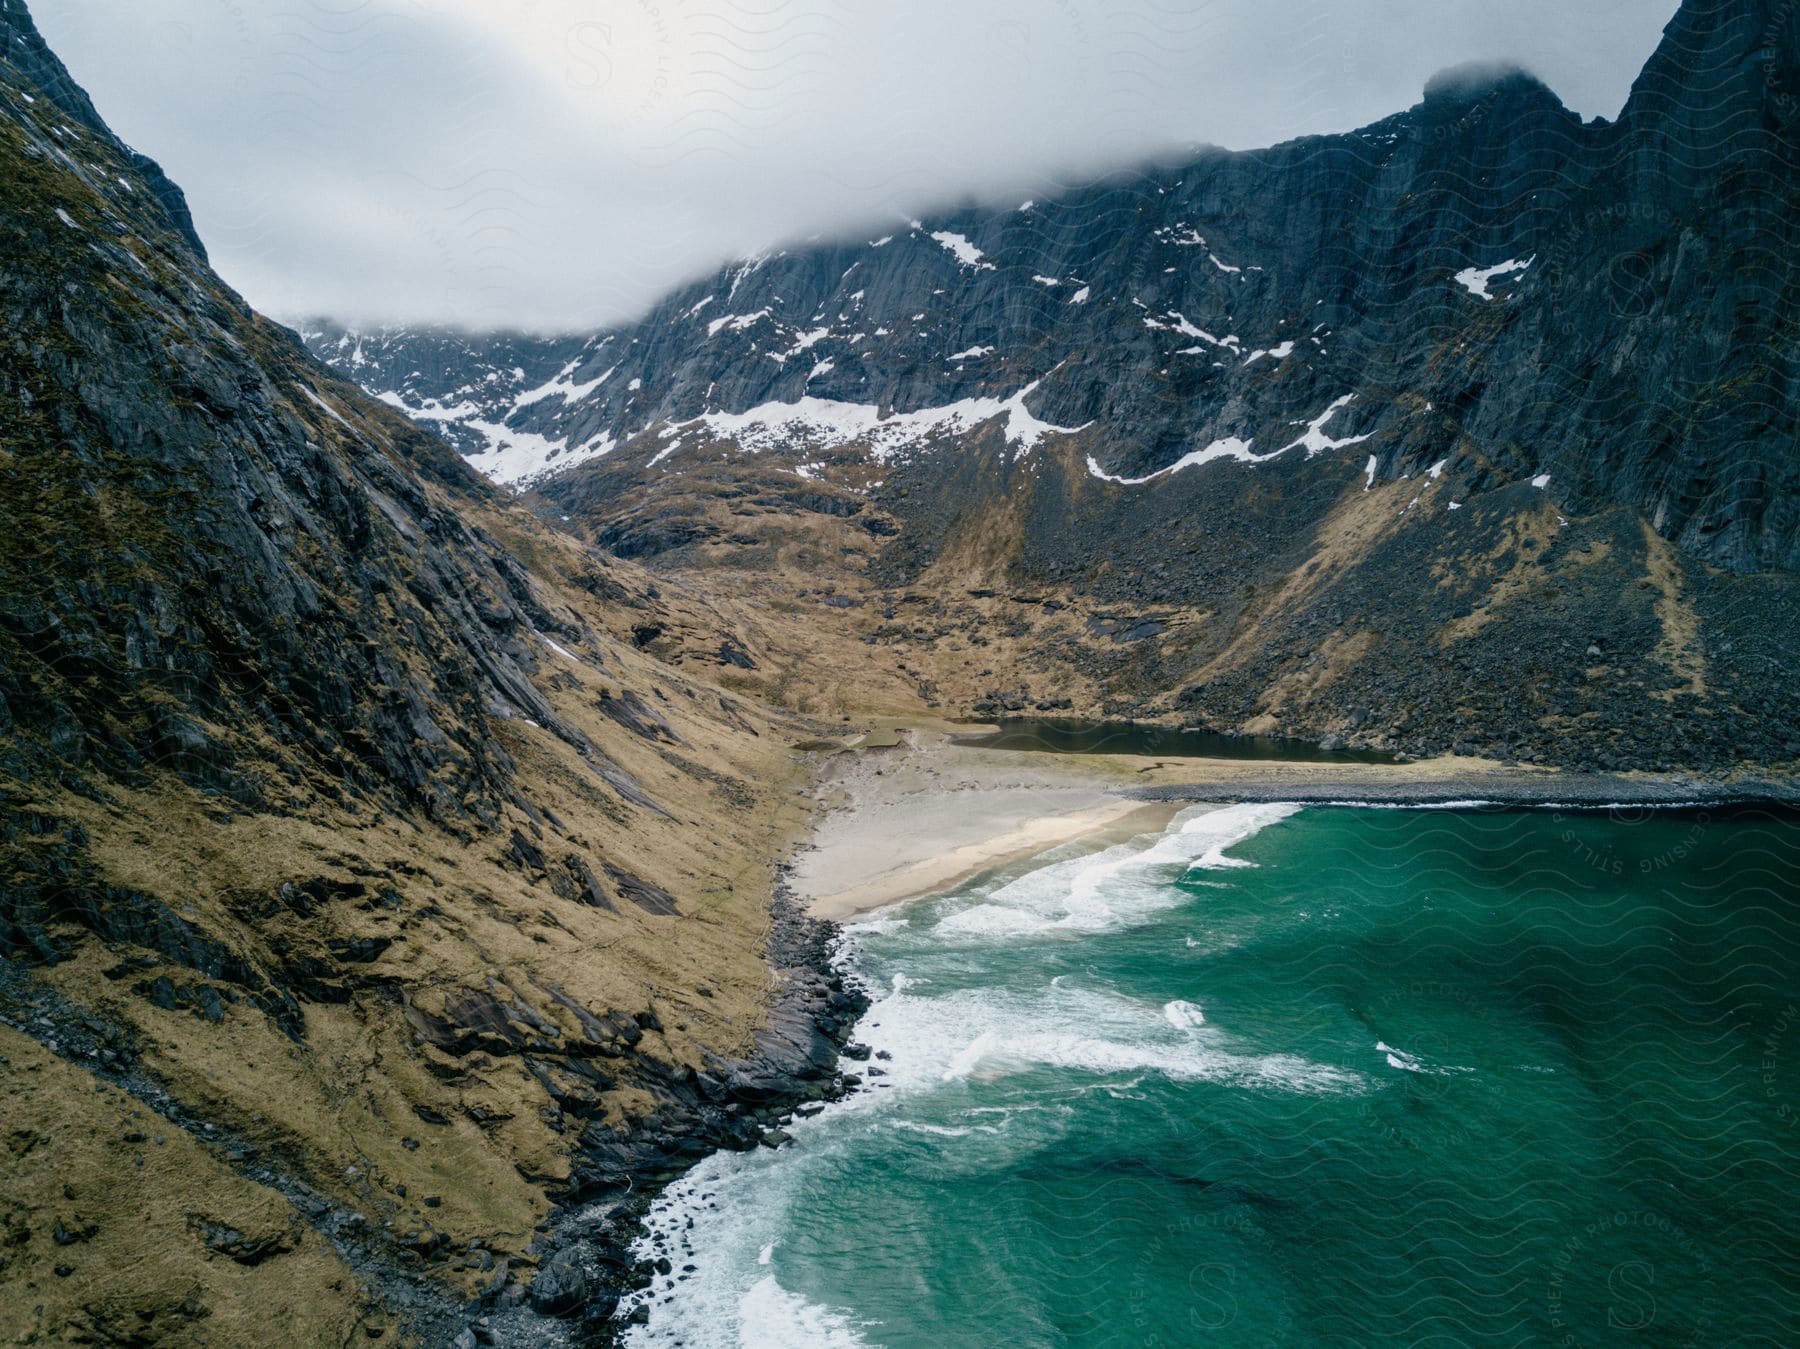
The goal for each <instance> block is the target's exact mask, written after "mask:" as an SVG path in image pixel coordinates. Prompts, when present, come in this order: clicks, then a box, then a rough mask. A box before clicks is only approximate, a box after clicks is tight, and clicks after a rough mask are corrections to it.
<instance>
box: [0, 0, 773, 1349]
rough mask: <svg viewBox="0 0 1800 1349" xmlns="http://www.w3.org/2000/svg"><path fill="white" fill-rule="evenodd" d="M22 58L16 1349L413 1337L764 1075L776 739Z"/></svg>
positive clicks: (14, 98)
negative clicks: (627, 1149)
mask: <svg viewBox="0 0 1800 1349" xmlns="http://www.w3.org/2000/svg"><path fill="white" fill-rule="evenodd" d="M0 36H3V37H4V39H5V42H4V47H5V53H6V54H5V57H4V59H0V509H3V510H4V512H5V517H6V527H5V528H4V529H0V876H3V877H4V880H3V882H0V956H4V959H3V960H0V1022H4V1023H5V1025H6V1026H8V1027H10V1028H11V1029H7V1030H0V1037H3V1039H4V1048H5V1052H4V1053H3V1054H0V1097H3V1098H4V1099H5V1100H6V1102H7V1103H8V1104H7V1107H6V1108H7V1111H8V1112H9V1113H8V1119H7V1121H6V1122H5V1129H4V1131H0V1132H4V1135H5V1137H4V1141H0V1147H4V1148H8V1149H10V1152H9V1153H8V1154H7V1163H6V1166H7V1176H8V1182H9V1183H8V1186H7V1188H6V1191H5V1193H4V1195H3V1196H0V1205H3V1206H4V1209H3V1211H0V1223H4V1224H5V1226H4V1230H3V1231H0V1341H5V1342H12V1341H14V1340H19V1341H26V1340H35V1341H36V1342H86V1343H120V1344H126V1343H129V1344H148V1343H164V1342H169V1343H176V1342H179V1343H187V1342H190V1341H206V1342H212V1343H245V1342H248V1341H249V1340H250V1339H252V1338H255V1331H254V1327H255V1326H256V1325H258V1324H259V1323H267V1322H268V1320H269V1318H271V1317H280V1318H281V1324H282V1325H283V1326H285V1327H287V1330H286V1331H284V1333H290V1332H291V1334H292V1335H293V1336H294V1337H295V1338H294V1339H293V1341H292V1342H295V1343H302V1342H304V1343H335V1342H342V1341H344V1340H345V1339H346V1337H348V1336H350V1335H351V1334H352V1332H353V1331H355V1333H356V1334H359V1335H360V1334H361V1331H356V1330H355V1328H356V1327H358V1326H359V1325H360V1326H361V1327H362V1328H363V1329H364V1330H367V1331H368V1332H369V1333H371V1334H373V1333H375V1332H377V1331H379V1330H380V1329H382V1327H383V1326H384V1325H386V1324H387V1323H388V1320H389V1319H390V1318H391V1316H392V1315H394V1314H396V1313H399V1314H403V1320H404V1317H405V1316H412V1317H413V1318H414V1320H415V1321H416V1319H417V1317H418V1316H420V1315H426V1314H429V1313H430V1312H431V1311H432V1310H433V1309H434V1308H435V1309H444V1308H449V1307H452V1306H454V1305H455V1304H457V1303H458V1302H460V1300H461V1299H463V1298H464V1297H466V1296H467V1295H469V1294H470V1293H472V1292H474V1291H476V1290H477V1289H479V1288H482V1287H491V1286H492V1285H493V1280H494V1278H495V1275H496V1273H497V1272H499V1271H502V1270H504V1269H505V1268H506V1264H507V1262H508V1261H511V1262H512V1264H513V1265H514V1267H515V1268H517V1267H518V1266H520V1265H526V1266H528V1265H529V1264H530V1263H531V1261H530V1259H529V1257H527V1256H525V1255H524V1254H523V1252H524V1249H525V1247H526V1246H527V1244H528V1243H529V1242H530V1241H531V1239H532V1236H533V1232H534V1227H535V1226H536V1225H537V1224H538V1223H539V1221H540V1220H541V1219H543V1217H544V1216H545V1214H546V1213H547V1211H548V1210H549V1208H550V1206H551V1204H552V1203H553V1201H554V1199H555V1197H556V1196H557V1195H558V1194H559V1193H560V1192H561V1190H560V1187H561V1186H562V1185H563V1183H564V1182H565V1181H566V1180H567V1178H568V1176H569V1174H570V1169H571V1157H572V1156H573V1155H574V1153H575V1152H576V1151H577V1150H578V1148H579V1147H580V1146H581V1144H582V1141H583V1139H584V1138H586V1139H588V1140H590V1141H591V1140H592V1139H594V1138H596V1137H599V1138H604V1137H605V1136H607V1135H608V1134H609V1133H610V1132H611V1131H612V1130H613V1129H614V1128H616V1127H618V1126H620V1125H621V1124H622V1123H623V1122H624V1121H627V1120H629V1119H631V1118H633V1117H635V1116H638V1115H642V1114H643V1113H645V1112H646V1111H649V1110H652V1109H654V1108H655V1106H656V1104H657V1098H658V1091H659V1084H661V1083H664V1082H666V1081H669V1080H670V1075H671V1074H679V1073H680V1072H681V1071H683V1070H684V1069H686V1068H689V1067H694V1066H702V1065H705V1064H708V1063H711V1062H715V1061H716V1060H717V1059H719V1058H720V1057H730V1056H732V1055H736V1054H741V1053H742V1052H744V1051H745V1050H746V1049H747V1048H748V1047H749V1045H750V1043H751V1039H752V1037H753V1035H754V1034H755V1032H756V1029H757V1027H758V1025H759V1019H760V1018H761V1016H762V1015H763V1012H764V1009H765V1007H766V1005H767V1003H768V999H769V994H770V991H771V984H772V980H773V978H774V976H773V975H772V974H771V971H770V968H769V965H768V962H767V960H766V959H765V950H764V938H765V934H766V931H767V927H768V922H769V917H768V901H769V895H770V889H771V883H772V865H773V854H774V850H775V846H776V843H777V842H778V841H779V840H781V839H782V838H784V837H785V836H787V835H788V834H789V833H791V831H792V830H793V828H794V827H795V826H796V825H797V823H798V821H799V819H800V811H801V805H802V802H801V800H800V798H798V797H797V796H796V794H795V786H796V782H797V776H796V775H797V772H798V769H797V766H796V764H795V763H794V762H793V760H792V756H791V755H790V753H789V751H788V746H789V745H790V744H791V743H792V741H793V739H794V738H795V734H796V732H795V729H794V728H793V727H792V726H790V725H789V724H787V722H786V720H785V719H784V718H783V717H782V716H779V715H776V714H771V713H770V712H768V711H767V710H765V709H764V708H762V707H760V706H758V705H756V704H755V703H753V702H749V701H746V700H744V699H742V698H740V697H738V696H737V695H736V694H734V693H732V692H731V691H729V690H727V689H726V688H724V687H722V686H721V684H720V683H719V676H721V675H722V674H729V673H733V672H735V673H739V674H742V673H745V672H746V669H745V667H746V665H754V664H755V663H756V656H755V655H753V654H752V653H753V652H755V651H756V649H757V636H756V633H755V631H754V630H753V627H751V626H746V625H745V623H744V622H743V621H742V618H741V616H739V615H733V614H730V613H726V612H723V611H721V610H720V609H718V608H716V607H713V606H711V605H709V604H708V603H706V602H705V601H704V600H703V599H701V598H699V597H696V596H694V595H692V594H690V593H687V592H686V591H684V590H682V589H681V588H680V587H679V586H674V585H669V584H666V583H659V582H656V581H654V580H653V579H651V578H649V577H648V576H646V575H645V574H643V573H642V572H640V571H638V570H636V569H634V568H632V567H630V566H627V565H623V564H620V563H618V562H616V561H614V560H613V559H611V558H608V557H606V556H604V555H602V554H599V553H596V552H594V551H592V550H590V549H587V548H585V547H582V546H580V545H578V544H576V543H575V542H574V541H573V540H571V539H568V538H566V537H561V536H555V535H552V534H551V533H550V532H549V531H547V530H546V529H544V528H543V527H541V526H540V525H538V524H537V522H536V521H535V520H534V519H532V518H531V517H530V516H529V515H527V514H526V513H524V512H523V511H521V510H519V509H516V508H514V507H512V506H509V505H508V504H506V503H505V502H503V501H502V500H501V499H499V498H498V497H497V496H496V495H495V494H494V493H493V492H491V491H490V490H489V489H487V488H486V486H485V485H484V484H482V483H481V482H480V481H478V480H477V479H476V478H475V477H474V475H473V474H472V473H471V472H470V471H469V470H468V469H467V468H466V467H464V465H463V464H462V463H461V461H460V460H459V459H458V458H457V457H456V456H455V455H454V454H452V453H451V452H450V451H449V450H448V449H447V448H445V447H444V446H443V445H442V444H441V443H439V442H437V441H435V440H434V439H433V438H431V437H429V436H427V435H425V434H424V433H422V432H420V431H419V430H417V429H416V428H414V427H413V426H412V425H411V424H409V423H408V422H406V421H405V420H404V419H402V418H400V417H398V416H396V415H394V414H393V413H391V412H390V411H388V410H387V409H386V408H384V407H383V406H381V405H380V404H378V403H375V402H373V401H372V400H370V399H368V398H367V397H366V396H364V395H363V394H362V393H361V392H360V391H358V390H356V389H355V388H354V387H352V386H350V385H347V384H345V383H343V382H342V381H340V380H338V379H336V378H335V377H333V376H332V375H331V374H329V373H328V372H327V371H326V370H324V369H323V368H321V367H319V366H318V365H316V364H315V363H314V362H312V361H311V360H310V359H309V358H308V357H306V356H305V354H304V353H303V351H302V350H301V348H300V347H299V345H298V343H297V342H296V341H295V340H294V339H293V337H292V336H291V334H289V333H288V332H287V331H286V330H284V329H282V328H280V327H279V326H277V325H274V324H271V323H269V322H268V321H267V320H265V319H263V318H261V317H260V316H258V315H256V314H255V313H253V312H251V311H250V310H249V309H248V308H247V307H246V306H245V305H244V304H243V302H242V301H241V300H240V299H239V298H238V297H237V296H236V295H235V294H233V293H232V292H231V291H230V290H229V289H228V288H227V287H225V286H224V285H223V284H222V283H221V282H220V281H219V279H218V278H217V277H216V276H215V275H213V273H212V272H211V271H210V269H209V268H208V266H207V265H206V262H205V259H204V257H203V255H202V254H201V253H200V252H199V250H198V247H197V241H195V240H194V239H193V238H192V236H191V231H190V230H189V229H188V228H187V227H186V224H185V221H186V217H185V210H184V208H182V207H181V205H180V199H179V194H177V193H175V191H174V189H173V188H172V187H170V186H169V185H168V184H167V183H166V182H165V181H164V180H162V179H161V176H160V174H157V173H154V171H153V166H148V162H147V161H144V160H141V159H140V158H139V157H137V156H135V155H133V154H132V153H131V152H130V151H128V150H127V149H126V148H125V147H124V146H123V145H121V144H120V143H119V142H118V141H117V140H116V139H114V138H113V137H112V136H111V135H110V133H108V132H107V131H106V129H105V128H104V126H103V125H102V124H101V123H100V122H99V119H98V118H97V117H96V116H94V114H93V112H92V109H91V107H90V106H89V105H87V103H86V100H85V98H83V97H82V96H80V94H79V91H78V90H75V89H74V88H73V86H72V85H71V84H69V82H68V80H67V77H66V74H64V73H63V72H62V71H61V67H60V66H59V65H58V64H57V63H56V62H55V58H54V57H52V56H50V55H49V54H48V53H47V52H45V51H44V50H43V48H42V44H41V42H39V41H38V39H37V36H36V34H35V32H34V31H32V29H31V27H30V24H29V20H28V19H27V18H26V16H25V15H24V13H23V10H22V9H21V7H20V6H19V5H18V4H17V3H16V0H5V4H4V6H3V7H0ZM146 1138H148V1139H151V1140H153V1141H149V1142H146V1141H145V1140H146ZM70 1233H74V1234H75V1235H74V1236H73V1237H72V1238H71V1237H70ZM234 1234H235V1235H234Z"/></svg>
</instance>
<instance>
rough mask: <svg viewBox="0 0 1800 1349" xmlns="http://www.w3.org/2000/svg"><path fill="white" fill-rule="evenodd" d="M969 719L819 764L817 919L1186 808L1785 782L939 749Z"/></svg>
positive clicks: (1697, 791)
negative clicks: (1212, 804)
mask: <svg viewBox="0 0 1800 1349" xmlns="http://www.w3.org/2000/svg"><path fill="white" fill-rule="evenodd" d="M976 729H977V728H973V727H968V726H951V725H950V724H948V723H929V722H910V723H881V724H878V725H877V726H876V727H875V728H874V729H873V732H872V733H871V735H870V736H868V737H867V739H866V740H865V741H863V742H861V745H862V747H856V746H846V748H845V749H844V750H843V751H842V752H840V753H837V754H834V755H832V756H831V757H830V758H829V759H827V760H826V761H825V763H824V767H823V768H822V770H821V772H820V776H819V780H818V784H817V788H816V791H817V794H818V798H819V801H820V804H821V805H822V806H823V807H824V809H823V810H822V812H821V813H820V815H819V816H818V817H817V819H816V822H815V825H814V828H813V830H812V833H811V835H810V839H809V841H808V842H807V844H806V845H805V846H804V847H803V848H802V849H801V850H800V852H799V853H798V854H797V856H796V857H795V858H794V860H793V863H792V869H791V874H790V883H791V884H792V886H793V888H794V891H795V893H796V894H797V895H798V896H799V897H800V898H801V900H802V901H803V902H804V903H805V904H806V905H807V906H808V908H809V910H810V911H811V912H812V913H813V914H815V915H816V916H818V917H821V918H830V919H844V918H848V917H852V916H854V915H856V914H859V913H866V912H868V911H870V910H872V909H878V908H883V907H886V906H887V905H889V904H895V903H898V902H900V901H902V900H907V899H913V898H918V897H920V896H924V895H930V894H936V893H940V892H942V891H944V890H948V889H950V888H952V887H953V886H956V885H960V884H962V883H963V882H965V881H967V880H970V879H972V878H973V877H975V876H978V875H981V874H982V873H984V872H988V871H992V870H996V869H998V868H1000V867H1004V866H1007V865H1010V864H1012V863H1014V862H1018V861H1022V860H1024V859H1025V858H1028V857H1031V856H1034V855H1036V854H1037V853H1040V852H1045V851H1047V850H1049V849H1051V848H1054V847H1058V846H1061V845H1063V844H1067V843H1073V842H1076V841H1078V840H1090V841H1092V842H1093V843H1095V844H1096V846H1098V845H1103V844H1107V843H1112V842H1116V841H1119V840H1122V839H1126V838H1130V837H1132V836H1134V835H1136V834H1140V833H1146V832H1153V831H1157V830H1160V829H1162V828H1163V827H1164V826H1165V825H1166V824H1167V823H1168V821H1169V820H1170V819H1171V818H1172V817H1173V816H1174V815H1175V814H1176V812H1177V811H1179V810H1180V809H1182V808H1183V807H1185V806H1187V805H1191V804H1194V803H1197V802H1203V801H1212V802H1217V803H1219V804H1226V803H1229V802H1237V801H1317V802H1329V801H1369V802H1387V803H1405V804H1415V805H1424V804H1442V803H1449V802H1456V801H1474V800H1478V801H1484V802H1498V803H1508V802H1517V803H1540V802H1550V801H1557V802H1568V803H1570V804H1572V805H1577V806H1583V805H1587V806H1591V805H1597V804H1603V803H1611V802H1619V803H1663V804H1669V803H1677V802H1683V801H1705V802H1712V801H1724V800H1732V799H1762V800H1767V799H1769V798H1770V796H1771V795H1781V794H1783V789H1785V790H1786V791H1788V792H1791V788H1787V787H1786V784H1771V783H1760V782H1759V783H1751V784H1741V785H1739V784H1721V783H1719V782H1716V781H1709V780H1706V779H1701V778H1693V777H1684V776H1676V777H1650V776H1639V775H1632V776H1615V775H1608V774H1572V773H1565V772H1559V771H1557V770H1554V769H1545V768H1533V767H1528V766H1523V765H1505V764H1498V763H1494V762H1492V761H1491V760H1485V759H1466V758H1442V759H1432V760H1427V761H1423V762H1417V763H1406V764H1363V763H1342V764H1334V763H1293V762H1285V761H1269V760H1241V759H1189V758H1169V757H1162V758H1150V757H1144V756H1134V755H1123V754H1057V753H1048V752H1026V751H1020V750H1003V749H989V748H983V747H978V746H971V745H959V744H956V743H954V739H955V737H958V736H966V735H969V734H972V733H974V732H975V731H976Z"/></svg>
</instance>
